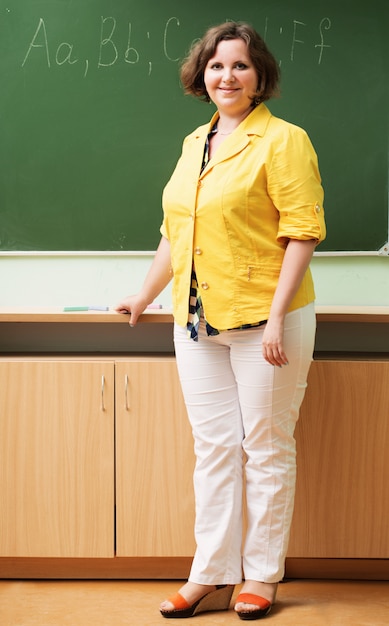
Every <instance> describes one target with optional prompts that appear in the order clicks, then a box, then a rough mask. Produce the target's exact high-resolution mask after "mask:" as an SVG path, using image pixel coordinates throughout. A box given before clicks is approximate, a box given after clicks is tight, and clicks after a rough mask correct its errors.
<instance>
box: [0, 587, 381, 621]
mask: <svg viewBox="0 0 389 626" xmlns="http://www.w3.org/2000/svg"><path fill="white" fill-rule="evenodd" d="M180 584H181V583H180V582H176V581H168V582H165V581H127V582H126V581H18V580H9V581H5V580H0V624H1V626H65V625H66V626H111V625H112V626H124V625H127V624H128V625H131V626H162V624H166V625H167V624H169V623H171V624H172V626H173V624H182V623H183V622H184V621H185V623H187V624H191V623H194V624H196V625H197V624H198V626H216V625H221V624H223V625H224V624H226V625H229V624H236V625H237V624H243V623H245V622H242V621H241V620H239V619H238V617H237V616H236V615H235V614H234V612H233V611H227V612H226V611H225V612H221V613H208V614H203V615H199V616H197V617H195V618H193V620H189V621H188V620H174V621H173V622H166V620H164V619H163V618H162V617H161V616H160V614H159V612H158V604H159V601H160V600H161V599H163V598H164V597H166V596H167V595H169V594H171V593H172V592H174V591H176V589H177V587H178V586H179V585H180ZM237 592H238V589H236V590H235V594H234V597H235V595H236V593H237ZM254 623H258V622H254ZM259 623H261V624H262V623H263V624H265V623H266V624H269V626H281V625H282V626H319V625H320V626H384V625H385V626H387V625H389V582H371V581H369V582H359V581H353V582H348V581H316V580H315V581H312V580H311V581H297V580H293V581H288V582H285V583H282V584H281V585H280V586H279V591H278V600H277V604H276V605H275V606H274V608H273V611H272V613H271V614H270V615H269V616H268V617H266V618H265V620H264V621H263V620H262V621H260V622H259Z"/></svg>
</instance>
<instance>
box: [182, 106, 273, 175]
mask: <svg viewBox="0 0 389 626" xmlns="http://www.w3.org/2000/svg"><path fill="white" fill-rule="evenodd" d="M271 116H272V114H271V113H270V111H269V109H268V108H267V106H266V105H265V104H263V103H262V104H260V105H258V106H257V107H255V109H253V111H252V112H251V113H250V114H249V115H248V116H247V117H246V118H245V119H244V120H243V122H241V123H240V125H239V126H238V128H237V129H236V130H235V131H234V133H233V134H232V135H230V136H229V137H227V139H226V140H225V141H224V142H223V143H222V145H221V146H220V147H219V148H218V150H217V152H216V153H215V155H214V157H212V159H211V161H210V162H209V163H208V165H207V166H206V167H205V168H204V170H203V172H202V174H201V176H200V178H202V177H203V176H205V175H206V174H207V173H208V172H210V171H211V169H212V168H213V167H215V165H217V164H218V163H220V162H221V161H225V160H226V159H229V158H231V157H233V156H234V155H235V154H238V153H239V152H241V151H242V150H244V148H246V146H247V145H248V144H249V143H250V136H251V135H257V136H258V137H263V135H264V134H265V132H266V128H267V126H268V124H269V121H270V118H271ZM218 119H219V113H218V112H216V113H215V114H214V115H213V116H212V119H211V121H210V122H209V124H205V125H203V126H200V128H198V129H197V131H195V133H194V136H195V138H196V139H197V142H196V144H197V145H196V148H197V146H198V153H199V160H200V161H201V159H202V158H203V150H204V144H205V140H206V137H207V134H208V133H209V132H210V131H211V129H212V127H213V126H214V124H215V123H216V122H217V120H218Z"/></svg>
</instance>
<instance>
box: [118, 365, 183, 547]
mask: <svg viewBox="0 0 389 626" xmlns="http://www.w3.org/2000/svg"><path fill="white" fill-rule="evenodd" d="M116 419H117V422H116V462H117V466H116V475H117V483H116V489H117V492H116V507H117V508H116V517H117V538H116V541H117V552H116V553H117V555H118V556H191V555H193V552H194V539H193V520H194V498H193V487H192V474H193V465H194V453H193V442H192V434H191V429H190V426H189V423H188V419H187V415H186V409H185V406H184V401H183V398H182V394H181V388H180V384H179V381H178V374H177V370H176V364H175V360H174V358H170V357H155V358H152V357H147V358H146V357H145V358H144V359H141V358H139V359H138V358H134V359H133V360H128V361H126V362H118V363H117V364H116Z"/></svg>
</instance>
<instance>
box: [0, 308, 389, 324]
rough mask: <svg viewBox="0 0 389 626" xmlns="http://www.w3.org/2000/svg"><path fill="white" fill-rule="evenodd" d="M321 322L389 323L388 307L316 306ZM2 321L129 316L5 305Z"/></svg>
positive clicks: (156, 316)
mask: <svg viewBox="0 0 389 626" xmlns="http://www.w3.org/2000/svg"><path fill="white" fill-rule="evenodd" d="M316 316H317V320H318V322H369V323H372V322H373V323H374V322H376V323H389V306H347V305H334V306H331V305H322V306H321V305H317V306H316ZM0 322H29V323H31V322H41V323H42V322H44V323H47V322H52V323H56V322H57V323H58V322H62V323H63V322H66V323H69V324H71V323H73V322H77V323H80V322H81V323H88V324H93V323H99V324H101V323H109V324H128V316H127V315H125V314H123V313H117V312H116V311H114V310H113V309H110V310H109V311H90V310H89V311H70V312H67V311H64V310H63V308H62V307H5V306H0ZM172 322H173V313H172V310H171V309H170V308H163V309H159V310H150V311H145V312H144V313H143V314H142V315H141V316H140V318H139V323H141V324H147V323H152V324H171V323H172Z"/></svg>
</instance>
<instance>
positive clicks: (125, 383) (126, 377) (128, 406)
mask: <svg viewBox="0 0 389 626" xmlns="http://www.w3.org/2000/svg"><path fill="white" fill-rule="evenodd" d="M124 400H125V407H126V411H129V410H130V404H129V402H128V374H126V375H125V377H124Z"/></svg>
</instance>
